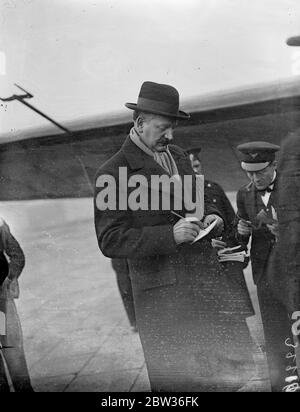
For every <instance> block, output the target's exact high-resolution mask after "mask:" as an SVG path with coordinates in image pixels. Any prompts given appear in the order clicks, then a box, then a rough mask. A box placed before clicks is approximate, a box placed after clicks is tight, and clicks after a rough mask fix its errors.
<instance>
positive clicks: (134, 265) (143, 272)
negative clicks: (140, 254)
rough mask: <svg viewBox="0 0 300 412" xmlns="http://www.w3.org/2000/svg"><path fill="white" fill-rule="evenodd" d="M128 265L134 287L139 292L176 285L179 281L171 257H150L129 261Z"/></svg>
mask: <svg viewBox="0 0 300 412" xmlns="http://www.w3.org/2000/svg"><path fill="white" fill-rule="evenodd" d="M128 264H129V272H130V278H131V281H132V286H133V288H135V289H137V290H147V289H153V288H157V287H162V286H167V285H174V284H175V283H176V281H177V277H176V270H175V267H174V266H173V265H172V257H171V256H165V255H162V256H148V257H146V258H144V259H132V260H128Z"/></svg>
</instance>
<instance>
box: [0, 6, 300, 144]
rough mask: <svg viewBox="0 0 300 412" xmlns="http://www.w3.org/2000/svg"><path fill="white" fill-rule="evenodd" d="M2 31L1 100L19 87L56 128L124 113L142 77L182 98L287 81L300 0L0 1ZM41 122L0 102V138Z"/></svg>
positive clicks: (291, 71) (299, 30)
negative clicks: (174, 90) (58, 124)
mask: <svg viewBox="0 0 300 412" xmlns="http://www.w3.org/2000/svg"><path fill="white" fill-rule="evenodd" d="M0 32H1V39H0V97H7V96H10V95H11V94H13V93H19V91H18V89H17V88H16V87H15V86H14V83H17V84H19V85H21V86H22V87H24V88H25V89H26V90H28V91H30V92H31V93H32V94H33V95H34V98H33V99H31V100H30V103H31V104H33V105H35V106H37V107H38V108H39V109H41V110H43V111H45V112H46V113H47V114H48V115H50V116H52V117H54V118H55V120H57V121H59V122H61V123H63V122H65V121H69V120H78V119H82V118H85V117H87V116H91V115H99V114H103V113H109V112H112V111H119V110H121V109H123V108H124V103H125V102H136V100H137V96H138V93H139V89H140V86H141V84H142V82H143V81H145V80H151V81H156V82H159V83H167V84H171V85H173V86H175V87H176V88H177V89H178V90H179V92H180V96H181V100H183V101H184V99H187V98H188V97H192V96H201V94H206V93H209V92H214V91H220V90H227V89H231V88H235V87H243V86H249V85H252V84H257V83H264V82H269V81H277V80H279V79H285V78H291V77H292V76H294V75H295V74H297V73H295V70H294V68H295V61H296V59H298V58H300V56H299V51H298V50H297V49H294V48H289V47H287V46H286V44H285V40H286V39H287V37H289V36H292V35H296V34H300V1H299V0H1V3H0ZM0 103H1V102H0ZM124 110H126V109H125V108H124ZM47 124H48V123H47V121H46V120H44V119H42V118H40V117H39V116H38V115H37V114H35V113H33V112H31V111H30V110H29V109H27V108H26V107H25V106H23V105H21V104H20V103H18V102H11V103H8V104H4V103H2V105H0V136H4V135H5V136H6V137H7V136H8V135H11V136H13V134H14V133H16V132H17V131H20V130H24V129H26V128H30V127H37V126H40V125H47Z"/></svg>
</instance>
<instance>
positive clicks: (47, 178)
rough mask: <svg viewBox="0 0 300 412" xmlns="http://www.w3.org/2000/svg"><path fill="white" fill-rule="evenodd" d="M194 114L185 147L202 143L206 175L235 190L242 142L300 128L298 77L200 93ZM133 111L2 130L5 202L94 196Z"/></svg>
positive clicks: (189, 104)
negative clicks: (57, 124)
mask: <svg viewBox="0 0 300 412" xmlns="http://www.w3.org/2000/svg"><path fill="white" fill-rule="evenodd" d="M182 106H183V109H184V110H185V111H188V112H189V113H191V119H190V120H189V121H182V122H180V124H179V127H178V128H177V129H176V132H175V143H176V144H179V145H180V146H182V147H188V146H191V145H201V146H202V147H203V153H204V155H203V163H204V167H205V170H206V175H207V177H208V178H209V179H212V180H215V181H217V182H218V183H220V184H221V185H222V186H223V187H224V188H225V190H229V191H234V190H237V189H238V188H239V187H240V186H241V185H242V184H243V183H245V182H246V178H245V176H244V175H243V173H242V172H241V170H240V168H239V162H238V160H237V157H236V152H235V147H236V146H237V145H238V144H239V143H241V142H245V141H250V140H266V141H272V142H275V143H279V144H280V142H281V140H282V139H283V138H284V137H285V136H286V135H287V134H288V133H290V132H292V131H293V130H295V129H297V128H298V127H300V116H299V110H300V77H294V78H293V79H292V80H287V81H280V82H277V83H271V84H264V85H257V86H253V87H249V88H243V89H235V90H230V91H222V92H218V93H211V94H209V95H203V96H198V97H197V96H196V97H193V98H190V99H189V100H187V101H185V102H183V105H182ZM131 116H132V113H131V112H130V111H125V110H124V111H122V112H119V113H112V114H110V115H102V116H96V117H92V118H87V119H80V120H78V121H76V122H75V121H74V122H71V123H66V124H64V126H66V127H67V128H68V129H70V130H71V131H72V135H71V136H69V135H67V134H63V133H62V132H61V131H60V130H57V129H55V127H53V126H49V128H39V129H31V130H24V131H22V132H20V133H18V134H17V135H15V136H3V135H2V136H0V167H1V173H0V177H1V180H0V200H26V199H54V198H80V197H90V196H92V195H93V183H94V176H95V173H96V171H97V169H98V168H99V166H100V165H101V164H103V163H104V162H105V161H106V160H107V159H108V158H109V157H110V156H112V155H113V154H114V153H115V152H116V151H117V150H118V149H119V148H120V147H121V145H122V143H123V141H124V139H125V137H126V136H127V134H128V132H129V130H130V127H131V124H132V120H131V119H132V118H131Z"/></svg>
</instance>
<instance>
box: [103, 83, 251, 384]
mask: <svg viewBox="0 0 300 412" xmlns="http://www.w3.org/2000/svg"><path fill="white" fill-rule="evenodd" d="M126 106H127V107H128V108H130V109H132V110H134V127H133V128H132V129H131V131H130V135H129V136H128V137H127V139H126V140H125V143H124V144H123V146H122V148H121V149H120V151H119V152H118V153H117V154H116V155H114V156H113V157H112V158H111V159H110V160H108V161H107V162H106V163H105V164H104V165H103V166H102V167H101V168H100V169H99V171H98V173H97V176H96V190H95V226H96V233H97V238H98V244H99V247H100V249H101V251H102V252H103V254H104V255H105V256H108V257H110V258H126V259H127V262H128V265H129V271H130V277H131V281H132V287H133V295H134V304H135V310H136V320H137V327H138V330H139V333H140V338H141V342H142V346H143V350H144V355H145V359H146V365H147V370H148V375H149V379H150V384H151V389H152V391H208V390H216V388H218V387H220V386H221V388H225V386H226V383H228V380H230V377H231V376H230V377H225V380H224V379H223V378H224V376H223V375H222V367H223V364H222V360H223V359H224V355H225V354H226V353H227V352H228V351H229V350H230V344H231V339H234V336H229V337H228V336H227V335H226V332H227V329H226V328H227V325H230V322H231V320H232V319H233V318H234V317H235V316H239V312H238V308H237V307H236V306H237V305H236V302H235V299H234V296H232V294H231V291H230V288H229V286H228V284H227V282H226V278H225V277H223V276H222V273H221V271H220V266H219V264H218V261H217V258H216V255H215V253H214V250H213V249H212V247H211V244H210V241H209V240H207V238H204V239H202V240H200V241H198V242H195V243H194V244H192V242H193V240H194V239H195V237H196V236H197V235H198V233H199V230H200V228H201V227H202V228H203V227H206V226H207V225H209V224H210V223H212V222H213V221H215V220H217V223H216V226H215V228H214V235H219V234H220V233H221V232H222V230H223V220H222V218H221V217H220V214H219V212H218V210H217V209H216V208H215V207H214V206H213V205H211V204H209V203H206V204H205V211H204V216H203V219H202V222H200V221H190V220H189V219H186V218H185V216H186V213H187V212H190V211H191V209H190V208H189V207H187V206H186V203H185V202H182V203H181V205H180V207H179V205H178V202H176V201H175V200H176V197H178V195H179V193H178V190H177V192H176V191H175V189H174V187H175V186H176V181H177V180H178V179H179V181H184V179H185V177H186V176H190V177H191V178H192V182H193V184H192V191H191V192H190V196H192V197H193V199H194V200H195V199H196V198H197V196H196V193H195V191H196V189H197V184H195V182H196V177H195V175H194V173H193V171H192V168H191V165H190V162H189V159H188V156H187V154H186V153H185V152H184V151H183V150H182V149H180V148H179V147H177V146H172V145H169V142H170V141H171V140H172V138H173V129H174V127H175V125H176V122H177V120H178V119H187V118H188V117H189V116H188V115H187V114H186V113H184V112H182V111H180V110H179V94H178V92H177V90H176V89H174V88H173V87H171V86H168V85H162V84H157V83H153V82H145V83H143V85H142V87H141V91H140V94H139V98H138V102H137V104H134V103H127V104H126ZM120 168H121V169H122V173H121V174H120V173H119V171H120ZM126 173H127V176H130V177H131V178H133V180H136V181H137V180H138V181H139V187H140V188H143V187H144V188H145V187H146V188H147V184H149V186H148V187H150V186H151V181H152V178H153V177H155V176H156V177H169V178H170V177H174V187H172V188H170V187H169V194H170V199H171V201H170V205H169V206H168V207H162V204H161V202H160V203H159V207H152V206H153V205H152V200H153V198H155V197H156V196H157V195H162V193H163V192H166V190H165V188H163V187H162V186H163V185H161V186H158V185H157V186H154V187H153V186H151V190H150V189H149V190H147V189H146V193H147V194H149V199H146V202H145V196H144V197H143V199H141V197H142V196H140V199H139V200H140V203H141V205H142V206H143V207H140V208H138V207H133V206H132V200H133V199H135V200H137V199H138V197H139V196H136V194H135V193H133V189H132V185H129V180H128V181H127V180H126V178H124V175H125V174H126ZM110 177H111V178H112V179H111V180H110ZM103 179H104V180H105V179H107V182H111V186H110V187H111V188H110V189H109V188H108V186H107V185H104V183H103ZM133 180H132V182H133ZM114 182H115V183H114ZM135 190H136V189H135ZM113 191H115V192H116V197H117V205H116V206H115V204H114V201H113V200H114V198H113V195H112V192H113ZM103 193H106V195H105V196H104V195H103ZM142 194H143V195H145V190H144V192H143V193H142ZM124 198H125V200H126V201H125V202H124ZM150 198H151V201H150ZM105 201H107V202H108V203H109V202H110V203H111V207H107V206H106V205H104V203H105ZM154 203H155V202H154ZM175 203H176V204H175ZM150 206H151V207H150ZM174 211H175V212H176V213H177V216H175V215H174V213H173V212H174ZM178 216H179V217H178ZM229 334H230V332H229ZM242 349H243V348H241V350H242ZM230 352H231V351H230ZM222 379H223V380H222ZM242 384H243V383H242Z"/></svg>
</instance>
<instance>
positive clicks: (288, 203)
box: [268, 43, 300, 392]
mask: <svg viewBox="0 0 300 412" xmlns="http://www.w3.org/2000/svg"><path fill="white" fill-rule="evenodd" d="M299 45H300V43H299ZM278 173H279V181H278V242H277V243H276V246H275V249H274V253H273V254H272V257H271V259H270V263H269V268H268V279H269V282H270V284H271V288H272V290H273V292H274V295H275V296H276V298H277V299H278V300H279V301H280V303H281V304H282V305H283V307H284V310H285V313H286V317H287V318H288V320H289V327H290V330H291V331H292V334H291V335H287V336H286V341H285V345H286V359H287V361H288V364H289V365H288V367H287V371H286V373H285V384H283V391H285V392H300V380H299V369H298V367H297V361H298V366H299V359H298V360H297V356H298V355H297V353H298V351H299V344H300V340H299V336H300V275H299V267H300V258H299V251H300V182H299V176H300V129H298V130H296V131H295V132H293V133H292V134H290V135H289V136H288V137H287V138H286V139H285V140H284V141H283V144H282V147H281V151H280V154H279V162H278ZM295 349H298V350H297V351H295Z"/></svg>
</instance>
